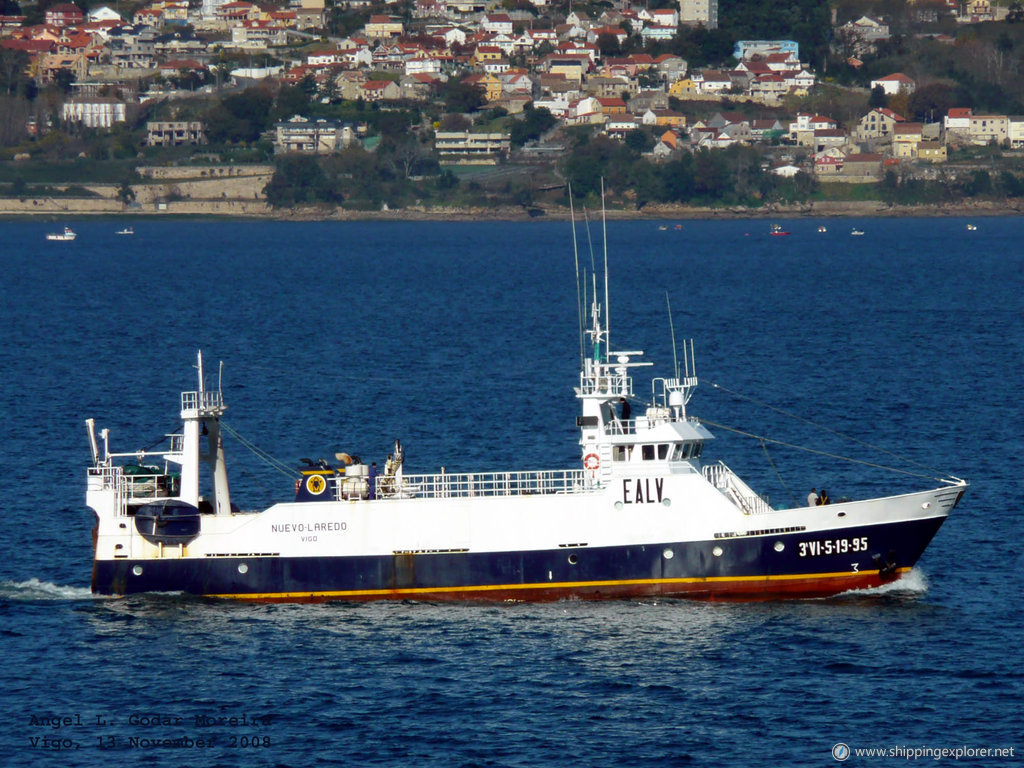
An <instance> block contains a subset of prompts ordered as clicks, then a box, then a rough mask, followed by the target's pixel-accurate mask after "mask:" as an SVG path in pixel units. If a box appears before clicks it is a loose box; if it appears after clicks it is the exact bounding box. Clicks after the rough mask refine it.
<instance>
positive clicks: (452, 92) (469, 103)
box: [441, 78, 487, 112]
mask: <svg viewBox="0 0 1024 768" xmlns="http://www.w3.org/2000/svg"><path fill="white" fill-rule="evenodd" d="M441 96H442V98H443V99H444V102H445V104H446V107H447V108H446V110H445V111H447V112H476V111H478V110H479V109H480V107H482V106H483V105H484V104H486V103H487V99H486V97H485V96H484V91H483V88H481V87H480V86H479V85H476V84H473V83H467V82H466V81H465V79H462V80H456V79H455V78H451V79H450V80H449V81H448V82H447V83H445V85H444V88H443V89H442V91H441Z"/></svg>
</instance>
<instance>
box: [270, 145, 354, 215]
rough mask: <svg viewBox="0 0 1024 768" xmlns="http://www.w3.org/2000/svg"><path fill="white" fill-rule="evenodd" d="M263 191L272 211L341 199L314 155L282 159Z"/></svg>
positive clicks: (339, 201) (290, 156)
mask: <svg viewBox="0 0 1024 768" xmlns="http://www.w3.org/2000/svg"><path fill="white" fill-rule="evenodd" d="M264 192H265V193H266V195H267V202H269V203H270V204H271V205H272V206H274V207H275V208H277V207H286V206H292V205H297V204H303V203H319V202H323V203H341V201H342V196H341V195H340V194H339V193H338V191H337V189H336V188H335V187H334V186H333V185H332V183H331V180H330V179H329V178H328V176H327V174H325V173H324V170H323V168H322V167H321V164H320V158H319V157H317V156H316V155H286V156H284V157H282V158H281V159H280V160H279V161H278V163H277V168H276V169H275V171H274V175H273V177H272V178H271V179H270V183H269V184H267V186H266V189H265V190H264Z"/></svg>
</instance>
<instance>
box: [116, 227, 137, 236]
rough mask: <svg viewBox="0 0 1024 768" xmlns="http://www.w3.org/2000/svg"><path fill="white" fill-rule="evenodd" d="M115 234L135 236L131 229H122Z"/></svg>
mask: <svg viewBox="0 0 1024 768" xmlns="http://www.w3.org/2000/svg"><path fill="white" fill-rule="evenodd" d="M117 234H119V235H134V234H135V230H134V229H132V228H131V227H125V228H124V229H119V230H117Z"/></svg>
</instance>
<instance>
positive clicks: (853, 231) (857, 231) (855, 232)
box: [850, 227, 864, 237]
mask: <svg viewBox="0 0 1024 768" xmlns="http://www.w3.org/2000/svg"><path fill="white" fill-rule="evenodd" d="M850 234H851V235H853V236H854V237H860V236H861V235H863V234H864V230H863V229H860V228H858V227H854V228H853V229H851V230H850Z"/></svg>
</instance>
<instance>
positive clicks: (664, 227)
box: [658, 224, 668, 232]
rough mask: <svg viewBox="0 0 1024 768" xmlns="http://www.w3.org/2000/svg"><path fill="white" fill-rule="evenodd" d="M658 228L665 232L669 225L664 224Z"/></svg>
mask: <svg viewBox="0 0 1024 768" xmlns="http://www.w3.org/2000/svg"><path fill="white" fill-rule="evenodd" d="M658 229H659V230H661V231H662V232H664V231H665V230H666V229H668V227H666V226H665V225H664V224H662V225H661V226H660V227H658Z"/></svg>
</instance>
